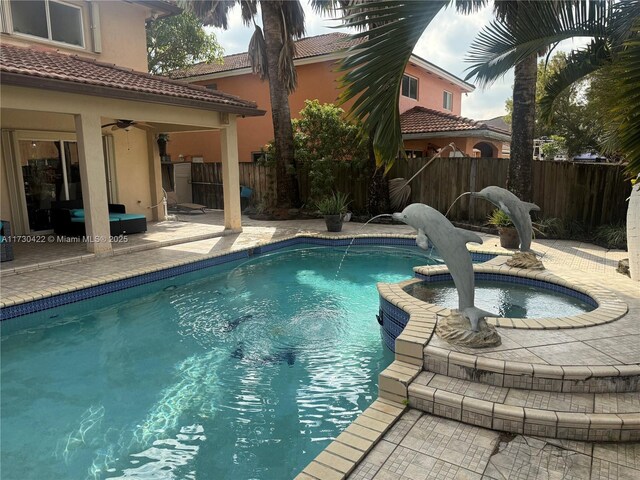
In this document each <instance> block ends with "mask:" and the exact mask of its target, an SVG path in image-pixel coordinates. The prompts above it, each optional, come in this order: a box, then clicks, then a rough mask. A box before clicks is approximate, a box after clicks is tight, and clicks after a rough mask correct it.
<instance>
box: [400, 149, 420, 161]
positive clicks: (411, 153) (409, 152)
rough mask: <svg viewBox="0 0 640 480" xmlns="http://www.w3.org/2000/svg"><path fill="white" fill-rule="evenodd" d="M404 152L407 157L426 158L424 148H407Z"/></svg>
mask: <svg viewBox="0 0 640 480" xmlns="http://www.w3.org/2000/svg"><path fill="white" fill-rule="evenodd" d="M404 154H405V156H406V157H407V158H411V159H416V158H424V152H423V151H422V150H417V149H415V148H405V149H404ZM418 154H419V155H418Z"/></svg>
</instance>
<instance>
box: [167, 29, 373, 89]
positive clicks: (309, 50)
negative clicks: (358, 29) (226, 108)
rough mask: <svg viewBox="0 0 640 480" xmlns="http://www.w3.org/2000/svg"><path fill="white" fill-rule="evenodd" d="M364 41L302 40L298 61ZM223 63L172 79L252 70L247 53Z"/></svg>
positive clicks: (337, 37) (334, 36) (332, 36)
mask: <svg viewBox="0 0 640 480" xmlns="http://www.w3.org/2000/svg"><path fill="white" fill-rule="evenodd" d="M362 41H363V40H353V39H350V38H349V35H348V34H346V33H340V32H335V33H327V34H324V35H316V36H315V37H307V38H301V39H300V40H298V41H296V42H295V43H296V56H295V57H294V58H295V59H296V60H298V59H301V58H309V57H317V56H319V55H327V54H329V53H335V52H338V51H339V50H343V49H345V48H349V47H352V46H354V45H357V44H358V43H361V42H362ZM222 60H223V62H224V63H221V64H218V63H205V62H203V63H198V64H196V65H194V66H193V67H191V68H189V69H187V70H182V71H179V72H173V73H172V74H171V77H172V78H187V77H197V76H200V75H209V74H211V73H219V72H227V71H230V70H238V69H241V68H250V67H251V64H250V63H249V55H248V54H247V52H243V53H236V54H233V55H226V56H225V57H223V59H222Z"/></svg>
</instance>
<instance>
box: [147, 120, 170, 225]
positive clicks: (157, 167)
mask: <svg viewBox="0 0 640 480" xmlns="http://www.w3.org/2000/svg"><path fill="white" fill-rule="evenodd" d="M147 152H148V155H149V182H150V191H151V205H152V207H151V218H152V219H153V220H157V221H164V220H166V218H165V217H164V213H165V212H164V205H163V203H162V200H163V198H164V194H163V193H162V165H161V164H160V150H159V148H158V142H157V141H156V135H155V134H153V133H151V132H148V133H147Z"/></svg>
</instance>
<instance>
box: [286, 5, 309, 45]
mask: <svg viewBox="0 0 640 480" xmlns="http://www.w3.org/2000/svg"><path fill="white" fill-rule="evenodd" d="M280 3H281V6H280V10H281V12H282V21H283V24H284V25H286V27H287V32H286V34H287V37H289V38H293V39H294V40H297V39H299V38H302V37H304V33H305V30H304V8H302V4H301V3H300V0H286V1H283V2H280Z"/></svg>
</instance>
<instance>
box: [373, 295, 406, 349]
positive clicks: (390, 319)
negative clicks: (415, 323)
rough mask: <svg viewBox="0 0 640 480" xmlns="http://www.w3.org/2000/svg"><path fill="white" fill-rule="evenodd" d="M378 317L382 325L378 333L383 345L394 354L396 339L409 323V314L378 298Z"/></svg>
mask: <svg viewBox="0 0 640 480" xmlns="http://www.w3.org/2000/svg"><path fill="white" fill-rule="evenodd" d="M380 317H381V319H382V325H381V326H380V333H381V335H382V339H383V340H384V343H385V345H387V347H389V349H390V350H391V351H392V352H395V343H396V338H397V337H398V336H399V335H400V334H401V333H402V331H403V330H404V327H406V326H407V323H408V322H409V314H408V313H407V312H405V311H404V310H402V309H401V308H399V307H396V306H395V305H394V304H392V303H390V302H388V301H387V300H385V299H384V298H382V297H380Z"/></svg>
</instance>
